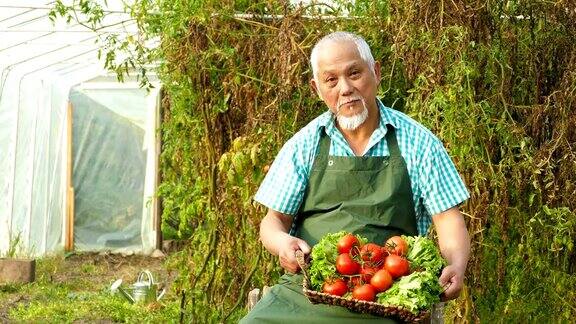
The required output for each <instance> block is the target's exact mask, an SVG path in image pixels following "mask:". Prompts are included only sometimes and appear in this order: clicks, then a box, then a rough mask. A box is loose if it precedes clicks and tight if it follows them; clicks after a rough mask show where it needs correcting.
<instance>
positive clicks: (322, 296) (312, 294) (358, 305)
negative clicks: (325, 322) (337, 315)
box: [296, 250, 430, 323]
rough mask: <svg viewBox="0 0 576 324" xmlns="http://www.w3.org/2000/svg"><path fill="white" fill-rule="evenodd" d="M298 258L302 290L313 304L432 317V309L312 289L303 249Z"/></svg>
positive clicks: (410, 317) (406, 316) (400, 316)
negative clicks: (414, 310) (414, 309)
mask: <svg viewBox="0 0 576 324" xmlns="http://www.w3.org/2000/svg"><path fill="white" fill-rule="evenodd" d="M296 260H297V261H298V264H299V265H300V268H302V274H303V275H304V280H303V281H302V288H303V289H302V290H303V292H304V295H305V296H306V297H307V298H308V300H309V301H310V302H311V303H312V304H328V305H336V306H342V307H346V308H348V309H349V310H351V311H354V312H360V313H369V314H373V315H377V316H387V317H396V318H398V319H400V320H402V321H404V322H412V323H417V322H422V321H425V320H427V319H428V318H429V317H430V311H421V312H420V313H418V314H413V313H412V312H410V311H409V310H407V309H405V308H403V307H400V306H399V307H392V306H384V305H382V304H378V303H375V302H367V301H363V300H355V299H346V298H342V297H339V296H334V295H329V294H326V293H322V292H319V291H315V290H312V289H311V285H310V278H308V266H309V264H308V262H307V261H306V260H305V259H304V254H303V253H302V251H300V250H298V251H296Z"/></svg>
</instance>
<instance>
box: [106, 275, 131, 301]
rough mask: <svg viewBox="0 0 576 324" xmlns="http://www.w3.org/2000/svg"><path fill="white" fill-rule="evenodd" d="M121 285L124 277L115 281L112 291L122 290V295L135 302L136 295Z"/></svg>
mask: <svg viewBox="0 0 576 324" xmlns="http://www.w3.org/2000/svg"><path fill="white" fill-rule="evenodd" d="M121 285H122V279H118V280H116V281H114V283H113V284H112V286H111V287H110V290H111V291H112V293H116V292H120V295H122V297H124V298H126V299H127V300H128V301H129V302H131V303H135V301H134V297H132V296H131V295H130V294H129V293H128V292H127V291H126V290H124V288H122V287H121Z"/></svg>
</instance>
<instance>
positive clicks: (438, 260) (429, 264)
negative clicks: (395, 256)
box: [402, 236, 446, 274]
mask: <svg viewBox="0 0 576 324" xmlns="http://www.w3.org/2000/svg"><path fill="white" fill-rule="evenodd" d="M402 238H403V239H404V240H405V241H406V243H408V255H406V258H407V259H408V261H409V262H410V269H411V270H413V271H414V270H427V271H430V272H431V273H434V274H439V273H440V270H441V269H442V268H443V267H444V266H445V265H446V261H445V260H444V259H443V258H442V255H441V254H440V251H439V250H438V248H437V247H436V245H435V244H434V241H432V240H431V239H429V238H427V237H424V236H402Z"/></svg>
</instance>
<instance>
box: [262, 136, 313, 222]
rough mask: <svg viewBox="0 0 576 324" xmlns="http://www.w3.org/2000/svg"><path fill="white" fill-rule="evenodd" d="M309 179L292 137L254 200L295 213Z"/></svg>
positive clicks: (290, 213) (269, 206)
mask: <svg viewBox="0 0 576 324" xmlns="http://www.w3.org/2000/svg"><path fill="white" fill-rule="evenodd" d="M307 181H308V179H307V177H306V176H305V174H304V165H303V161H302V154H301V152H298V147H297V145H296V141H295V140H293V139H292V140H290V141H288V142H286V144H284V146H283V147H282V149H281V150H280V152H279V153H278V155H277V156H276V159H275V160H274V162H273V163H272V166H271V167H270V170H269V171H268V173H267V174H266V177H265V178H264V181H262V184H261V185H260V187H259V188H258V191H257V192H256V195H255V196H254V200H255V201H257V202H259V203H261V204H262V205H264V206H266V207H268V208H271V209H273V210H275V211H278V212H281V213H284V214H289V215H295V214H296V213H297V212H298V209H299V208H300V204H301V203H302V200H303V198H304V191H305V189H306V185H307Z"/></svg>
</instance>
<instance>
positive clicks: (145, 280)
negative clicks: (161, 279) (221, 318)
mask: <svg viewBox="0 0 576 324" xmlns="http://www.w3.org/2000/svg"><path fill="white" fill-rule="evenodd" d="M158 288H159V285H158V284H157V283H155V282H154V277H152V273H151V272H150V271H148V270H144V271H141V272H140V274H138V280H137V281H136V282H135V283H134V284H133V285H132V286H130V287H127V288H123V287H122V279H118V280H116V281H114V283H113V284H112V286H111V287H110V290H111V291H112V292H113V293H117V292H119V293H120V295H122V296H123V297H124V298H126V299H127V300H128V301H129V302H131V303H133V304H134V303H151V302H155V301H158V300H160V298H162V296H164V293H166V289H165V288H162V290H161V291H160V292H158Z"/></svg>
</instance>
